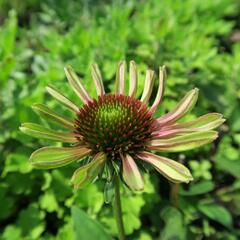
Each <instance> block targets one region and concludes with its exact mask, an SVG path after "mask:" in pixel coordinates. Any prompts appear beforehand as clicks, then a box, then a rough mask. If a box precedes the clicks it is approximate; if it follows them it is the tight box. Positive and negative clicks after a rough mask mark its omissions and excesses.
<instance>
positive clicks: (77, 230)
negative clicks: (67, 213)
mask: <svg viewBox="0 0 240 240" xmlns="http://www.w3.org/2000/svg"><path fill="white" fill-rule="evenodd" d="M71 213H72V220H73V227H74V239H76V240H79V239H98V240H111V239H112V238H111V236H110V235H108V234H107V233H106V232H105V230H104V228H103V227H102V226H101V225H100V224H99V223H98V222H96V221H95V220H93V219H91V218H89V216H88V215H87V214H86V213H85V212H83V211H82V210H81V209H79V208H77V207H76V206H73V207H72V209H71Z"/></svg>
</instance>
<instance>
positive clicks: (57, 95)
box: [46, 86, 79, 112]
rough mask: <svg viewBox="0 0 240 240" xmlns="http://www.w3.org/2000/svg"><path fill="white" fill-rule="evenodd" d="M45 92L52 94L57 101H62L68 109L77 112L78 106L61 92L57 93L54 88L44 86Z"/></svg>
mask: <svg viewBox="0 0 240 240" xmlns="http://www.w3.org/2000/svg"><path fill="white" fill-rule="evenodd" d="M46 90H47V92H48V93H49V94H50V95H52V96H53V97H54V98H56V99H57V100H58V101H59V102H61V103H63V104H64V105H65V106H66V107H68V108H69V109H70V110H72V111H74V112H78V111H79V108H78V107H77V105H75V104H74V103H73V102H72V101H71V100H69V99H68V98H67V97H65V96H64V95H63V94H61V93H59V92H58V91H57V90H56V89H54V88H53V87H50V86H48V87H46Z"/></svg>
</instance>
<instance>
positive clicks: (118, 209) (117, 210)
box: [113, 176, 125, 240]
mask: <svg viewBox="0 0 240 240" xmlns="http://www.w3.org/2000/svg"><path fill="white" fill-rule="evenodd" d="M113 211H114V216H115V219H116V222H117V227H118V236H119V240H125V234H124V225H123V218H122V206H121V195H120V183H119V176H116V177H115V197H114V202H113Z"/></svg>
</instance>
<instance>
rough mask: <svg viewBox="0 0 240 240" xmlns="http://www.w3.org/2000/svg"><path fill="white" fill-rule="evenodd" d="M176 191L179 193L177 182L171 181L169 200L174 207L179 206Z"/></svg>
mask: <svg viewBox="0 0 240 240" xmlns="http://www.w3.org/2000/svg"><path fill="white" fill-rule="evenodd" d="M178 193H179V184H178V183H171V192H170V200H171V203H172V205H173V206H174V207H176V208H178V207H179V202H178V200H179V199H178Z"/></svg>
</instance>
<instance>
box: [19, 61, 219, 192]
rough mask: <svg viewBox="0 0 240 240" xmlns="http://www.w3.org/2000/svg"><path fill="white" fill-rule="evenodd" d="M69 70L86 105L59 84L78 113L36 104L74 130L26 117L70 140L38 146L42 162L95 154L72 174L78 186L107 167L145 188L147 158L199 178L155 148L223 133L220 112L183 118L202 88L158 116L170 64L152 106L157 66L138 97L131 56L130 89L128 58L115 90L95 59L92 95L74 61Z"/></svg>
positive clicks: (166, 170)
mask: <svg viewBox="0 0 240 240" xmlns="http://www.w3.org/2000/svg"><path fill="white" fill-rule="evenodd" d="M65 73H66V76H67V79H68V81H69V84H70V86H71V87H72V89H73V90H74V92H75V93H76V94H77V95H78V96H79V97H80V99H81V100H82V101H83V105H82V106H80V107H79V106H77V105H76V104H74V103H73V102H72V101H71V100H69V99H68V98H67V97H66V96H64V95H63V94H61V93H59V92H58V91H57V90H56V89H55V88H53V87H50V86H48V87H47V91H48V93H49V94H50V95H52V96H53V97H54V98H55V99H57V100H58V101H59V102H60V103H62V104H63V105H65V106H66V107H67V108H68V109H69V110H70V111H72V112H73V113H74V114H75V119H74V120H70V119H68V118H66V117H64V116H61V115H59V114H58V113H56V112H55V111H53V110H51V109H49V108H48V107H47V106H45V105H42V104H35V105H34V106H33V109H34V110H35V111H36V112H37V113H38V114H39V115H40V116H41V117H44V118H47V119H48V120H50V121H53V122H55V123H58V124H60V125H61V126H62V127H64V128H66V129H67V130H68V132H59V131H55V130H51V129H48V128H46V127H44V126H41V125H38V124H34V123H24V124H22V126H21V127H20V129H21V131H23V132H24V133H26V134H28V135H31V136H34V137H37V138H45V139H50V140H55V141H60V142H66V143H69V146H68V147H43V148H40V149H38V150H36V151H35V152H33V153H32V155H31V156H30V162H31V164H33V166H35V167H36V168H42V169H51V168H56V167H62V166H65V165H67V164H70V163H72V162H81V160H82V159H84V157H86V156H89V157H90V158H89V160H88V162H87V163H86V164H85V165H83V164H81V166H80V167H79V168H78V169H77V170H76V171H75V172H74V174H73V176H72V180H71V181H72V183H73V184H74V186H75V187H76V188H79V187H82V186H85V185H86V184H88V183H91V182H92V181H93V180H94V179H96V178H97V176H99V175H101V174H102V173H103V172H104V173H105V175H108V176H109V175H110V176H112V175H114V174H120V175H121V176H122V179H123V180H124V182H125V183H126V184H127V185H128V186H129V187H130V188H131V189H133V190H141V189H143V187H144V182H143V177H142V173H141V170H140V166H141V165H142V163H144V162H145V163H149V164H151V165H152V166H153V167H154V168H155V169H156V170H157V171H158V172H160V173H161V174H162V175H164V176H165V177H166V178H167V179H169V180H170V181H172V182H175V183H180V182H186V183H187V182H189V181H191V180H192V179H193V178H192V175H191V173H190V171H189V170H188V169H187V168H186V167H185V166H184V165H182V164H181V163H178V162H176V161H174V160H171V159H169V158H167V157H163V156H159V155H156V154H155V153H151V151H153V152H158V153H161V152H163V153H166V152H179V151H185V150H190V149H193V148H197V147H200V146H202V145H204V144H207V143H210V142H212V141H213V140H214V139H216V138H217V136H218V134H217V132H216V131H213V129H214V128H216V127H218V126H219V125H221V124H222V123H223V122H224V119H223V118H222V115H221V114H218V113H209V114H206V115H203V116H201V117H199V118H197V119H196V120H193V121H190V122H186V123H185V122H184V123H182V122H181V123H179V122H178V120H180V119H181V118H182V117H184V116H185V115H186V114H187V112H189V111H190V110H191V109H192V108H193V106H194V105H195V103H196V101H197V97H198V89H196V88H195V89H193V90H191V91H189V92H188V93H187V94H186V95H185V96H184V97H183V99H182V100H181V101H180V102H179V103H178V104H177V106H176V107H175V108H174V109H173V110H172V111H170V112H168V113H167V114H165V115H163V116H161V117H159V118H155V117H154V116H153V114H154V113H155V111H156V110H157V108H158V106H159V104H160V102H161V100H162V97H163V92H164V78H165V75H166V73H165V67H160V68H159V86H158V90H157V94H156V98H155V100H154V102H153V104H152V105H151V106H148V101H149V99H150V96H151V93H152V89H153V83H154V81H153V80H154V72H153V71H152V70H147V72H146V78H145V85H144V89H143V92H142V95H141V98H140V99H137V98H136V90H137V79H138V76H137V69H136V65H135V63H134V62H133V61H131V62H130V69H129V75H130V76H129V78H130V79H129V91H128V94H125V87H124V82H125V63H124V62H120V63H119V65H118V69H117V74H116V91H115V93H105V90H104V86H103V80H102V77H101V73H100V71H99V68H98V66H97V65H96V64H94V65H92V78H93V80H94V83H95V85H96V90H97V94H98V98H97V99H93V98H92V97H91V96H89V94H88V92H87V91H86V89H85V88H84V86H83V84H82V83H81V80H80V79H79V78H78V76H77V75H76V73H75V72H74V71H73V70H72V68H71V67H66V68H65ZM85 159H86V158H85Z"/></svg>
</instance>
